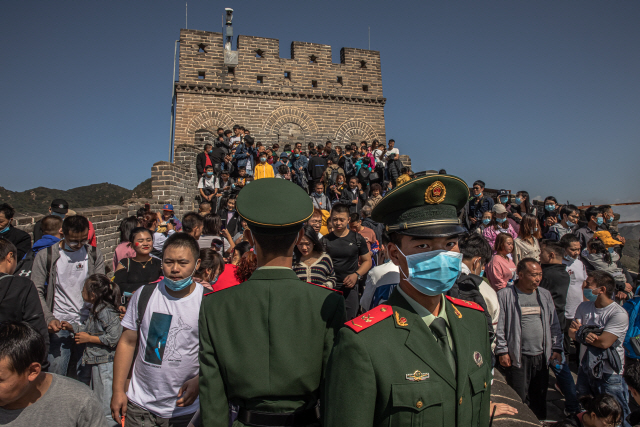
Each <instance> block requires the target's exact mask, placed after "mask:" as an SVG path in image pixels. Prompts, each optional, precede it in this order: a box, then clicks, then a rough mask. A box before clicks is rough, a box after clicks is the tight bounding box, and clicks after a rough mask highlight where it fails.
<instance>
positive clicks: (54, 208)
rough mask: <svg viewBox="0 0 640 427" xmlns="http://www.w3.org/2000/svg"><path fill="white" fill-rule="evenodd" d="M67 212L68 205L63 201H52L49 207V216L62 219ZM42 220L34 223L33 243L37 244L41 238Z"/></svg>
mask: <svg viewBox="0 0 640 427" xmlns="http://www.w3.org/2000/svg"><path fill="white" fill-rule="evenodd" d="M67 212H69V203H67V201H66V200H64V199H53V200H52V201H51V206H49V214H51V215H55V216H59V217H60V218H62V219H64V217H65V215H66V214H67ZM43 234H44V233H43V232H42V219H41V220H39V221H36V223H35V224H34V225H33V241H34V242H37V241H38V240H40V239H41V238H42V235H43Z"/></svg>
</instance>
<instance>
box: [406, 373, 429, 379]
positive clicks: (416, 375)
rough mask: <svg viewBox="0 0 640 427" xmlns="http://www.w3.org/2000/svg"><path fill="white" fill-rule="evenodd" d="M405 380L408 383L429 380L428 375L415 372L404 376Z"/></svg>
mask: <svg viewBox="0 0 640 427" xmlns="http://www.w3.org/2000/svg"><path fill="white" fill-rule="evenodd" d="M405 378H406V379H408V380H409V381H423V380H426V379H428V378H429V373H428V372H427V373H422V372H420V371H415V372H414V373H413V374H406V375H405Z"/></svg>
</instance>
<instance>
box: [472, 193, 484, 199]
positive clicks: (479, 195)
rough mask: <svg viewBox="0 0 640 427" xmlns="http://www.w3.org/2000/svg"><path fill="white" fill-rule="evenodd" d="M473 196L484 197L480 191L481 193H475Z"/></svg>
mask: <svg viewBox="0 0 640 427" xmlns="http://www.w3.org/2000/svg"><path fill="white" fill-rule="evenodd" d="M473 197H476V198H478V197H482V193H480V194H474V195H473Z"/></svg>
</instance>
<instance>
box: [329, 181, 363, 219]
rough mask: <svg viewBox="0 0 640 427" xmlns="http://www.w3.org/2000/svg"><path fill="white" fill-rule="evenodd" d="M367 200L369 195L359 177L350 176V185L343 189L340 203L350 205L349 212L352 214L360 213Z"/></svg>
mask: <svg viewBox="0 0 640 427" xmlns="http://www.w3.org/2000/svg"><path fill="white" fill-rule="evenodd" d="M366 201H367V196H366V195H365V192H364V190H363V189H362V184H360V183H359V182H358V178H357V177H355V176H352V177H351V178H349V186H348V187H347V188H345V189H344V190H342V194H341V195H340V203H341V204H343V205H347V206H349V213H350V214H352V213H359V212H360V211H361V210H362V207H363V206H364V204H365V203H366ZM334 206H335V205H334Z"/></svg>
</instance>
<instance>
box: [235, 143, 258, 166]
mask: <svg viewBox="0 0 640 427" xmlns="http://www.w3.org/2000/svg"><path fill="white" fill-rule="evenodd" d="M257 153H258V150H256V149H255V148H253V147H247V146H246V145H245V144H244V143H243V144H240V145H238V147H237V148H236V154H235V160H236V162H237V165H238V168H242V167H246V166H247V162H248V161H249V158H250V157H251V156H256V154H257Z"/></svg>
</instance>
